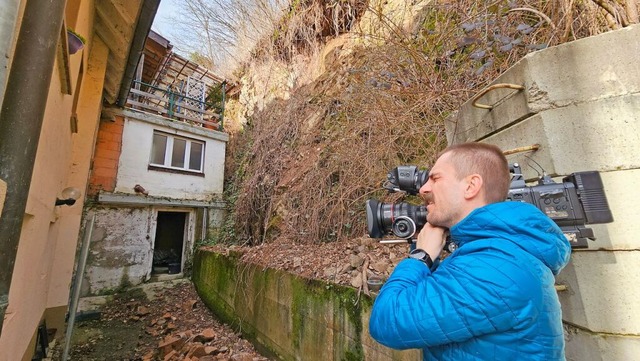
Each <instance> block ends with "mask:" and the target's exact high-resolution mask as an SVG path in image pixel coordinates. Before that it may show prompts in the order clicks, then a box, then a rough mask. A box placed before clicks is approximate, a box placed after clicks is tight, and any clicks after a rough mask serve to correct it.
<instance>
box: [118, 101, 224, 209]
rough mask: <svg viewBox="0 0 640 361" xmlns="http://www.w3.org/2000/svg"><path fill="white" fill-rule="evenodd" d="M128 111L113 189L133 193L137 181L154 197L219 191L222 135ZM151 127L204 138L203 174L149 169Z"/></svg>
mask: <svg viewBox="0 0 640 361" xmlns="http://www.w3.org/2000/svg"><path fill="white" fill-rule="evenodd" d="M128 114H130V115H129V116H127V117H126V119H125V123H124V131H123V137H122V152H121V155H120V161H119V166H118V177H117V181H116V188H115V191H116V192H122V193H134V191H133V187H134V186H135V185H136V184H140V185H142V186H143V187H144V188H145V189H146V190H147V191H148V192H149V195H152V196H156V197H169V198H177V199H194V200H208V199H211V197H212V196H214V195H221V194H222V189H223V177H224V156H225V147H226V139H225V138H223V139H225V140H221V139H215V138H212V137H211V135H213V134H214V132H213V131H204V130H202V131H198V130H200V129H198V128H195V127H181V126H179V125H178V124H176V122H170V121H166V120H162V119H161V118H159V117H158V119H156V120H155V122H150V121H147V119H149V118H148V117H144V116H143V115H142V114H140V115H139V118H135V117H133V116H131V114H135V113H128ZM189 128H191V129H189ZM154 130H159V131H162V132H166V133H169V134H174V135H178V136H183V137H187V138H191V139H196V140H200V141H203V142H206V145H205V155H204V176H203V177H202V176H198V175H190V174H177V173H170V172H164V171H157V170H148V165H149V157H150V154H151V144H152V141H153V131H154ZM190 130H191V131H190ZM215 133H218V132H215ZM225 137H226V134H225Z"/></svg>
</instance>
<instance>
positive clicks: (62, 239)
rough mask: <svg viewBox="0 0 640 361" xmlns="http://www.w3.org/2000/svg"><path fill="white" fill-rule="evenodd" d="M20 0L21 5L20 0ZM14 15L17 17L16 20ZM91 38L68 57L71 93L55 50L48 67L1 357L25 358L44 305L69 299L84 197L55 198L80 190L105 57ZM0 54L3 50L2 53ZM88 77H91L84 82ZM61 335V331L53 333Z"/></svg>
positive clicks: (88, 7) (84, 11) (89, 18)
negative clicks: (74, 200)
mask: <svg viewBox="0 0 640 361" xmlns="http://www.w3.org/2000/svg"><path fill="white" fill-rule="evenodd" d="M20 3H21V8H22V7H23V6H24V3H25V1H22V2H20ZM75 3H78V4H80V6H79V7H78V12H77V14H76V16H77V19H75V20H76V23H77V26H78V27H79V28H82V29H90V28H92V26H93V2H92V1H81V0H78V1H75ZM67 20H69V19H67ZM20 21H21V19H20V18H18V23H19V22H20ZM18 26H19V24H18ZM93 40H94V39H88V41H89V43H88V44H87V46H86V47H85V49H84V50H83V51H82V52H79V53H77V54H75V55H73V56H69V58H68V67H67V69H68V73H67V75H68V77H69V83H70V84H71V93H72V94H65V93H64V92H62V80H61V77H63V74H61V72H60V69H64V68H65V67H64V66H62V67H61V66H60V65H61V62H62V61H64V58H63V57H61V56H59V55H58V56H56V59H55V63H54V66H53V68H52V69H51V71H52V72H53V76H52V77H51V83H50V86H49V93H48V98H47V105H46V109H45V113H44V117H43V123H42V128H41V133H40V138H39V141H38V151H37V154H36V158H35V162H34V169H33V176H32V180H31V185H30V189H29V195H28V200H27V205H26V210H25V216H24V220H23V224H22V231H21V236H20V242H19V246H18V252H17V255H16V262H15V265H14V270H13V279H12V281H11V288H10V292H9V306H8V308H7V314H6V317H5V320H4V324H3V328H2V335H1V337H0V360H21V359H26V360H30V359H31V356H32V354H33V351H34V340H35V332H36V330H37V328H38V325H39V324H40V322H41V321H42V319H43V317H44V315H45V311H46V310H47V309H48V308H51V307H55V305H60V304H61V302H62V304H64V305H66V302H67V300H68V295H69V288H68V287H69V284H70V279H71V272H72V269H73V256H72V255H74V254H75V249H76V241H77V235H78V230H79V225H80V213H81V210H82V208H81V206H80V205H81V204H82V202H83V199H84V198H81V199H80V200H79V201H78V205H76V208H73V209H72V208H69V207H67V206H65V207H64V208H61V207H56V206H55V205H54V204H55V200H56V197H59V196H60V192H61V191H62V189H64V188H66V187H70V186H73V187H76V188H78V189H79V190H80V191H81V192H82V193H83V196H84V193H85V192H84V190H85V186H86V183H87V171H88V168H89V156H90V154H91V150H92V144H93V141H94V138H93V137H94V134H95V124H96V122H95V119H97V118H95V117H97V116H98V113H97V109H99V108H100V106H101V94H102V85H103V82H104V71H103V70H101V68H100V67H101V64H106V61H107V60H106V57H107V55H108V52H107V51H105V49H104V44H102V45H100V44H94V42H93ZM94 51H95V52H94ZM8 54H10V53H8ZM2 55H3V57H4V55H5V53H3V54H2ZM89 66H92V67H97V68H92V69H91V70H90V72H92V75H91V76H90V77H83V78H82V81H81V82H79V81H78V79H79V78H80V74H81V73H82V72H84V74H85V75H86V74H87V72H88V68H87V67H89ZM92 82H95V83H94V84H91V85H89V83H92ZM78 92H80V93H81V94H82V95H81V99H82V102H86V103H84V104H82V105H83V106H85V107H87V108H85V110H84V111H80V110H79V108H78V109H75V110H76V111H79V114H82V116H87V117H88V118H81V120H84V121H85V123H84V124H82V128H81V130H80V129H79V132H78V133H73V132H72V128H71V122H70V119H71V115H72V112H73V111H74V109H73V107H74V96H75V95H76V94H78ZM78 104H80V101H79V102H78ZM92 127H93V128H92ZM85 138H86V139H85ZM61 262H67V263H65V264H63V263H61ZM49 292H51V293H49ZM62 321H63V320H62ZM49 326H50V327H56V328H58V329H59V330H62V329H63V327H62V326H63V324H61V323H56V322H51V323H50V324H49ZM60 334H62V332H60V333H59V334H58V337H59V336H60Z"/></svg>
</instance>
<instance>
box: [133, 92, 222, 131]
mask: <svg viewBox="0 0 640 361" xmlns="http://www.w3.org/2000/svg"><path fill="white" fill-rule="evenodd" d="M219 86H220V91H219V92H218V93H219V94H220V97H221V99H219V100H220V101H218V102H216V103H218V104H220V106H219V107H218V108H217V110H218V112H215V111H214V109H215V107H214V106H212V102H210V101H209V102H208V101H207V99H206V98H205V97H204V95H203V94H205V93H206V94H211V90H212V89H211V88H208V89H206V90H207V91H206V92H204V91H200V92H199V94H200V95H201V96H200V97H199V98H194V97H190V96H187V95H185V94H184V92H181V91H179V90H172V88H171V87H169V88H162V87H158V86H153V85H151V84H146V83H143V82H142V81H137V80H134V81H133V87H132V88H131V90H130V91H129V98H128V99H127V106H129V107H131V108H133V109H139V110H143V111H146V112H148V113H152V114H158V115H160V116H163V117H165V118H169V119H172V120H175V121H180V122H184V123H188V124H190V125H192V126H195V127H203V128H207V129H213V130H218V131H222V130H223V127H222V124H223V112H224V100H225V99H224V97H225V83H222V84H220V85H219ZM203 90H204V89H203Z"/></svg>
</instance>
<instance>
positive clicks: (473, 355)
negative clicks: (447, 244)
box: [369, 202, 571, 361]
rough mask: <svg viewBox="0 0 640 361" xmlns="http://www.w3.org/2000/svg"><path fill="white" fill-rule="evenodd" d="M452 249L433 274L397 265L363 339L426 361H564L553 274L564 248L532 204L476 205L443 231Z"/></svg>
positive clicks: (409, 262)
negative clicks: (413, 352)
mask: <svg viewBox="0 0 640 361" xmlns="http://www.w3.org/2000/svg"><path fill="white" fill-rule="evenodd" d="M450 234H451V238H452V240H453V241H454V242H456V243H457V244H458V249H457V250H456V251H455V252H453V254H451V255H450V256H449V257H447V258H446V259H445V260H444V261H442V263H441V264H440V266H439V267H438V268H437V269H436V270H435V271H434V272H433V273H432V272H431V271H430V270H429V269H428V268H427V266H426V265H425V264H424V263H422V262H420V261H418V260H415V259H406V260H403V261H402V262H400V263H399V264H398V265H397V266H396V268H395V270H394V271H393V273H392V274H391V276H390V277H389V279H388V280H387V282H386V283H385V285H384V287H382V289H381V290H380V294H379V295H378V297H377V298H376V301H375V303H374V306H373V310H372V313H371V319H370V324H369V332H370V333H371V336H372V337H373V338H374V339H375V340H377V341H378V342H380V343H381V344H383V345H386V346H388V347H391V348H394V349H408V348H422V350H423V356H424V360H456V361H463V360H544V361H549V360H563V359H564V338H563V331H562V320H561V310H560V302H559V301H558V296H557V294H556V291H555V289H554V275H556V274H558V272H560V270H561V269H562V268H563V267H564V266H565V265H566V264H567V262H569V256H570V253H571V247H570V245H569V242H568V241H567V239H566V238H565V236H564V235H563V234H562V232H561V231H560V229H559V228H558V227H557V226H556V224H555V223H554V222H553V221H552V220H551V219H550V218H548V217H547V216H545V215H544V214H543V213H542V212H540V211H539V210H538V209H537V208H535V207H534V206H532V205H530V204H527V203H520V202H501V203H494V204H490V205H488V206H485V207H482V208H479V209H476V210H474V211H473V212H471V214H469V215H468V216H467V217H466V218H465V219H463V220H462V221H461V222H459V223H458V224H456V225H455V226H454V227H453V228H451V230H450Z"/></svg>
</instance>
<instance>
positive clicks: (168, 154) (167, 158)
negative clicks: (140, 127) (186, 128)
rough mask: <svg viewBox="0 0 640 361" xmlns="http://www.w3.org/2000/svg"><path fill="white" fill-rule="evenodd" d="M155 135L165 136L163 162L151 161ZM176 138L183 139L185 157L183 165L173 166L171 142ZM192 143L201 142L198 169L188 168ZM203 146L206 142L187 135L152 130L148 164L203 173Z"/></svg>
mask: <svg viewBox="0 0 640 361" xmlns="http://www.w3.org/2000/svg"><path fill="white" fill-rule="evenodd" d="M155 135H161V136H163V137H166V138H167V145H166V147H165V148H164V164H158V163H153V162H152V159H153V138H154V137H155ZM176 139H180V140H184V141H185V142H186V146H185V151H184V158H185V159H183V161H184V167H174V166H172V165H171V163H172V161H173V160H172V157H173V144H174V140H176ZM193 143H197V144H202V156H201V157H200V169H199V170H195V169H190V168H189V164H190V160H191V158H190V157H191V144H193ZM205 146H206V143H205V142H204V141H201V140H197V139H191V138H187V137H181V136H177V135H173V134H169V133H165V132H161V131H158V130H154V131H153V137H152V140H151V152H150V154H149V165H150V166H152V167H160V168H166V169H175V170H179V171H184V172H190V173H197V174H203V173H204V153H205Z"/></svg>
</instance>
